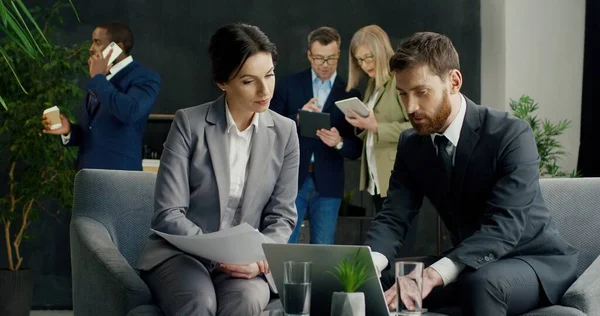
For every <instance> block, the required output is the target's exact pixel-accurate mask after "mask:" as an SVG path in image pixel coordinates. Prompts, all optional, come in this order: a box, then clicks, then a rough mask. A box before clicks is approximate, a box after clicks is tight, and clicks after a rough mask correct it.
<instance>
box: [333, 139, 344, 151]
mask: <svg viewBox="0 0 600 316" xmlns="http://www.w3.org/2000/svg"><path fill="white" fill-rule="evenodd" d="M342 147H344V141H343V140H340V142H339V143H337V144H336V145H335V149H337V150H341V149H342Z"/></svg>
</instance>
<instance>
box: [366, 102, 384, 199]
mask: <svg viewBox="0 0 600 316" xmlns="http://www.w3.org/2000/svg"><path fill="white" fill-rule="evenodd" d="M380 92H381V91H380V90H377V91H375V93H373V94H372V95H371V97H370V98H369V101H367V107H368V108H369V110H371V111H372V110H373V108H374V107H375V100H377V97H378V96H379V93H380ZM366 154H367V169H368V170H369V186H368V187H367V191H368V192H369V194H371V195H375V194H379V177H378V176H377V164H376V161H375V135H373V132H371V131H367V147H366Z"/></svg>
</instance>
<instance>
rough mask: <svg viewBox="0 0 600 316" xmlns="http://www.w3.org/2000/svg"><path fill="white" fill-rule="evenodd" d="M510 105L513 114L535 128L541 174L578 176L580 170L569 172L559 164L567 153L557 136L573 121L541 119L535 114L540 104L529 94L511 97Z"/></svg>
mask: <svg viewBox="0 0 600 316" xmlns="http://www.w3.org/2000/svg"><path fill="white" fill-rule="evenodd" d="M509 105H510V108H511V109H512V111H513V115H514V116H516V117H517V118H520V119H522V120H524V121H525V122H527V123H529V125H530V126H531V129H532V130H533V136H534V137H535V142H536V144H537V149H538V153H539V155H540V176H541V177H578V176H579V172H577V171H576V170H574V171H571V172H570V173H567V172H565V171H563V170H562V169H561V168H560V166H559V164H558V162H559V161H560V159H561V158H562V157H563V156H565V155H566V154H567V153H566V152H565V151H564V150H563V146H562V144H561V143H560V142H559V141H558V140H557V139H556V137H557V136H559V135H562V133H563V132H564V131H565V130H566V129H567V128H569V126H570V125H571V121H569V120H562V121H560V122H558V123H552V122H550V121H549V120H540V119H539V118H538V117H537V115H536V114H535V111H537V110H538V108H539V105H538V104H537V102H535V101H534V100H533V99H532V98H530V97H529V96H527V95H522V96H521V97H520V98H519V100H517V101H515V100H513V99H511V100H510V104H509Z"/></svg>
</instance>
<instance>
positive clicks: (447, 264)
mask: <svg viewBox="0 0 600 316" xmlns="http://www.w3.org/2000/svg"><path fill="white" fill-rule="evenodd" d="M466 113H467V101H466V100H465V97H464V96H462V94H461V103H460V109H459V110H458V114H457V115H456V117H455V118H454V120H453V121H452V123H450V126H448V128H447V129H446V130H445V131H444V133H443V135H444V136H446V138H448V140H449V142H448V145H447V146H446V148H444V150H446V151H447V152H448V154H449V155H452V165H454V160H455V156H456V146H457V145H458V140H459V138H460V131H461V130H462V126H463V122H464V120H465V114H466ZM435 135H439V134H437V133H435V134H431V135H430V136H431V142H432V143H433V146H434V147H435V149H436V153H437V151H438V150H439V148H437V146H436V144H435V142H434V138H435ZM372 257H373V263H374V264H375V266H376V267H377V269H378V270H379V272H381V271H383V269H385V268H386V267H387V265H388V260H387V258H386V257H385V256H384V255H383V254H381V253H379V252H373V253H372ZM431 268H433V269H434V270H435V271H437V272H438V273H439V274H440V276H441V277H442V280H443V281H444V285H448V284H450V283H452V282H454V281H456V278H457V277H458V275H459V274H460V272H461V271H462V270H463V269H464V268H465V265H464V264H462V263H460V262H454V261H452V260H450V259H449V258H447V257H444V258H442V259H440V260H438V261H436V262H435V263H434V264H432V265H431Z"/></svg>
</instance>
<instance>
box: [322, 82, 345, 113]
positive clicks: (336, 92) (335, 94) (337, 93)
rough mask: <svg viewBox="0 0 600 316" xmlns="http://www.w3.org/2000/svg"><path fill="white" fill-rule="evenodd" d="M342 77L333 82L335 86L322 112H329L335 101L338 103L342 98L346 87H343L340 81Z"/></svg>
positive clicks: (332, 87)
mask: <svg viewBox="0 0 600 316" xmlns="http://www.w3.org/2000/svg"><path fill="white" fill-rule="evenodd" d="M340 80H341V79H340V76H339V75H337V76H335V81H334V82H333V86H331V91H330V92H329V96H327V100H325V105H324V106H323V110H322V112H327V111H329V108H330V107H332V106H334V101H337V100H339V99H340V98H341V96H342V93H343V92H344V89H345V88H346V87H343V86H342V84H341V81H340Z"/></svg>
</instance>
